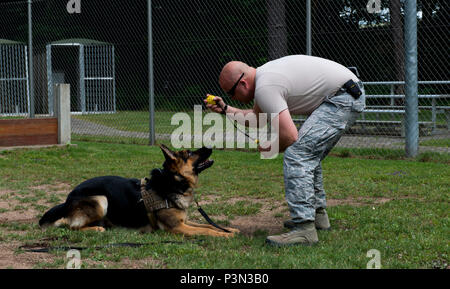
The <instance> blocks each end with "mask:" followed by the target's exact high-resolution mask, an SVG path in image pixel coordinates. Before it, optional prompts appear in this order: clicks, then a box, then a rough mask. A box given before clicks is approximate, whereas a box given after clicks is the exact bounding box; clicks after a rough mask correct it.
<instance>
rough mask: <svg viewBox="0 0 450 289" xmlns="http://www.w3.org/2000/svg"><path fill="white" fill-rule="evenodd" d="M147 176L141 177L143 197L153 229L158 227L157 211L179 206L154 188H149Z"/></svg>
mask: <svg viewBox="0 0 450 289" xmlns="http://www.w3.org/2000/svg"><path fill="white" fill-rule="evenodd" d="M146 186H147V178H143V179H141V199H140V200H139V202H141V201H143V202H144V205H145V210H146V211H147V216H148V218H149V220H150V225H151V226H152V228H153V229H158V225H157V223H156V216H155V213H156V212H157V211H159V210H161V209H169V208H177V206H176V205H175V204H174V203H173V202H172V201H171V200H169V199H164V198H162V197H161V196H159V195H158V194H157V193H156V192H155V191H153V190H147V189H146V188H145V187H146Z"/></svg>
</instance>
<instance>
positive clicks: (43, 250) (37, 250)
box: [19, 239, 204, 253]
mask: <svg viewBox="0 0 450 289" xmlns="http://www.w3.org/2000/svg"><path fill="white" fill-rule="evenodd" d="M203 241H204V240H202V239H200V240H193V241H192V242H191V243H200V242H203ZM184 243H186V242H182V241H161V242H152V243H114V244H107V245H103V246H96V247H78V246H60V247H58V246H55V247H43V246H42V245H40V248H38V247H39V246H34V245H22V246H20V247H19V249H22V250H24V251H26V252H33V253H49V252H50V251H52V250H56V251H69V250H78V251H81V250H86V249H94V250H101V249H107V248H121V247H131V248H139V247H143V246H149V245H157V244H184Z"/></svg>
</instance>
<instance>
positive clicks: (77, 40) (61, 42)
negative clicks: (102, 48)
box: [49, 38, 112, 45]
mask: <svg viewBox="0 0 450 289" xmlns="http://www.w3.org/2000/svg"><path fill="white" fill-rule="evenodd" d="M49 44H51V45H112V44H111V43H108V42H102V41H98V40H93V39H87V38H70V39H63V40H58V41H53V42H51V43H49Z"/></svg>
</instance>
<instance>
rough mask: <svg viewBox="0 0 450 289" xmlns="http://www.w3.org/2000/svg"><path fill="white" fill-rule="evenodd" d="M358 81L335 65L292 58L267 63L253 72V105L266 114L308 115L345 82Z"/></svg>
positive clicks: (345, 69) (318, 59)
mask: <svg viewBox="0 0 450 289" xmlns="http://www.w3.org/2000/svg"><path fill="white" fill-rule="evenodd" d="M350 79H353V81H355V82H357V81H359V79H358V78H357V77H356V75H355V74H353V73H352V72H351V71H350V70H349V69H348V68H346V67H345V66H343V65H341V64H339V63H336V62H334V61H331V60H328V59H324V58H319V57H314V56H308V55H291V56H286V57H283V58H280V59H276V60H273V61H270V62H267V63H266V64H264V65H263V66H260V67H258V68H257V69H256V77H255V83H256V84H255V102H256V104H257V105H258V107H259V108H260V109H261V110H262V111H263V112H265V113H280V112H281V111H283V110H285V109H289V112H290V113H291V114H303V115H309V114H311V113H312V112H313V111H314V110H315V109H316V108H317V107H318V106H319V105H320V104H321V103H322V102H323V101H324V99H325V98H326V97H327V96H332V95H334V94H335V93H336V92H337V91H338V90H339V89H340V88H341V87H342V86H343V85H344V83H346V82H347V81H349V80H350Z"/></svg>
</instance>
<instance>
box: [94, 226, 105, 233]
mask: <svg viewBox="0 0 450 289" xmlns="http://www.w3.org/2000/svg"><path fill="white" fill-rule="evenodd" d="M94 231H96V232H104V231H106V230H105V228H103V227H95V228H94Z"/></svg>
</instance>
